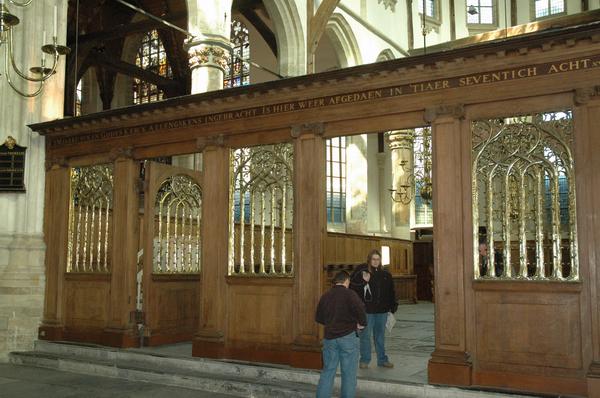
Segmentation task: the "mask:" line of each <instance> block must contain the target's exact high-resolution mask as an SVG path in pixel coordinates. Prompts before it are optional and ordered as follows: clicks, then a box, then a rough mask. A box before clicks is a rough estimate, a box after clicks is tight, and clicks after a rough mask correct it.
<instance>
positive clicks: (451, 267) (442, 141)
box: [425, 105, 471, 385]
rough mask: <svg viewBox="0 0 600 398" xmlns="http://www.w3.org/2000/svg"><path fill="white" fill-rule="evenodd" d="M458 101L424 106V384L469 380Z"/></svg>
mask: <svg viewBox="0 0 600 398" xmlns="http://www.w3.org/2000/svg"><path fill="white" fill-rule="evenodd" d="M463 114H464V110H463V107H462V106H460V105H456V106H439V107H435V108H431V109H427V110H426V112H425V121H426V122H427V123H431V125H432V140H433V145H432V146H433V217H434V218H433V228H434V232H433V236H434V252H433V255H434V264H435V351H434V352H433V353H432V354H431V359H430V360H429V366H428V372H429V382H430V383H433V384H453V385H470V384H471V363H470V361H469V358H468V354H467V353H466V333H465V291H464V289H465V286H464V278H465V263H464V251H463V248H464V247H463V246H464V241H463V237H464V232H463V231H464V229H465V228H468V229H469V230H470V229H471V226H470V225H464V217H463V203H464V201H465V200H468V199H469V198H468V197H464V195H465V192H463V189H462V187H463V179H464V178H468V176H463V175H462V170H463V167H462V164H463V157H465V156H469V154H468V153H462V150H461V143H462V142H463V140H462V139H461V129H460V126H461V123H460V119H461V118H462V117H463Z"/></svg>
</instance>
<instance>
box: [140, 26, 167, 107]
mask: <svg viewBox="0 0 600 398" xmlns="http://www.w3.org/2000/svg"><path fill="white" fill-rule="evenodd" d="M135 64H136V65H137V66H138V67H140V68H142V69H145V70H148V71H150V72H153V73H155V74H157V75H160V76H164V77H171V67H170V66H169V63H168V61H167V53H166V52H165V48H164V47H163V44H162V42H161V41H160V38H159V37H158V31H156V30H153V31H150V32H148V33H146V34H145V35H144V37H143V39H142V44H141V45H140V48H139V49H138V52H137V55H136V57H135ZM162 99H163V92H162V90H160V89H159V88H158V87H156V86H155V85H154V84H152V83H147V82H145V81H143V80H140V79H138V78H134V79H133V103H134V104H136V105H137V104H145V103H147V102H155V101H160V100H162Z"/></svg>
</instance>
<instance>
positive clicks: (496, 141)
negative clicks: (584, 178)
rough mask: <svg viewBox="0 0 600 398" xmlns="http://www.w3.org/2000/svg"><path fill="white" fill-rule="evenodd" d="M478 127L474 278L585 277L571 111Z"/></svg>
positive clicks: (475, 131)
mask: <svg viewBox="0 0 600 398" xmlns="http://www.w3.org/2000/svg"><path fill="white" fill-rule="evenodd" d="M471 130H472V138H473V142H472V149H473V152H472V153H473V158H472V162H473V164H472V188H473V190H472V194H473V241H474V244H473V245H474V247H473V255H474V264H475V269H474V272H475V278H476V279H503V280H512V279H522V280H571V281H576V280H579V264H578V255H577V225H576V217H575V172H574V164H573V156H572V153H571V145H572V141H573V123H572V116H571V112H570V111H566V112H555V113H544V114H535V115H530V116H521V117H514V118H507V119H491V120H479V121H474V122H473V123H472V124H471Z"/></svg>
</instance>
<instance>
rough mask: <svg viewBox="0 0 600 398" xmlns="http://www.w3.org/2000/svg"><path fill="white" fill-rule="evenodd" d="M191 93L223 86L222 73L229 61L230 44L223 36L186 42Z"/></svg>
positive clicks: (203, 91)
mask: <svg viewBox="0 0 600 398" xmlns="http://www.w3.org/2000/svg"><path fill="white" fill-rule="evenodd" d="M188 47H189V49H188V54H189V56H190V61H189V64H190V69H191V70H192V94H197V93H205V92H207V91H214V90H220V89H222V88H223V73H224V70H225V67H226V66H227V63H228V62H229V57H230V49H231V44H230V42H229V40H228V39H226V38H224V37H219V36H215V37H214V38H211V39H210V40H198V41H196V40H193V41H191V42H189V43H188Z"/></svg>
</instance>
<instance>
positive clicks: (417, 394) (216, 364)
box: [10, 340, 525, 398]
mask: <svg viewBox="0 0 600 398" xmlns="http://www.w3.org/2000/svg"><path fill="white" fill-rule="evenodd" d="M10 361H11V362H12V363H14V364H19V365H25V366H36V367H45V368H52V369H57V370H61V371H67V372H73V373H81V374H88V375H97V376H107V377H116V378H121V379H127V380H132V381H143V382H152V383H159V384H165V385H170V386H176V387H184V388H190V389H196V390H202V391H209V392H215V393H224V394H230V395H233V396H239V397H282V396H285V397H286V398H287V397H289V398H296V397H298V398H300V397H302V398H304V397H314V394H315V390H316V385H317V383H318V381H319V372H318V371H312V370H303V369H294V368H289V367H285V366H277V365H268V364H261V365H257V364H252V363H244V362H239V361H225V360H211V359H205V358H193V357H178V356H167V355H162V354H158V353H149V352H143V351H136V350H127V349H115V348H107V347H102V346H97V345H91V344H79V343H78V344H74V343H57V342H48V341H41V340H38V341H36V343H35V349H34V351H28V352H13V353H11V354H10ZM337 388H339V376H338V377H337V378H336V389H337ZM357 395H358V397H377V398H383V397H403V398H500V397H515V395H508V394H502V393H496V392H488V391H479V390H468V389H459V388H454V387H441V386H432V385H428V384H419V383H399V382H388V381H381V380H365V379H362V378H361V379H360V380H359V382H358V393H357ZM518 397H525V396H523V395H518Z"/></svg>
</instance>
